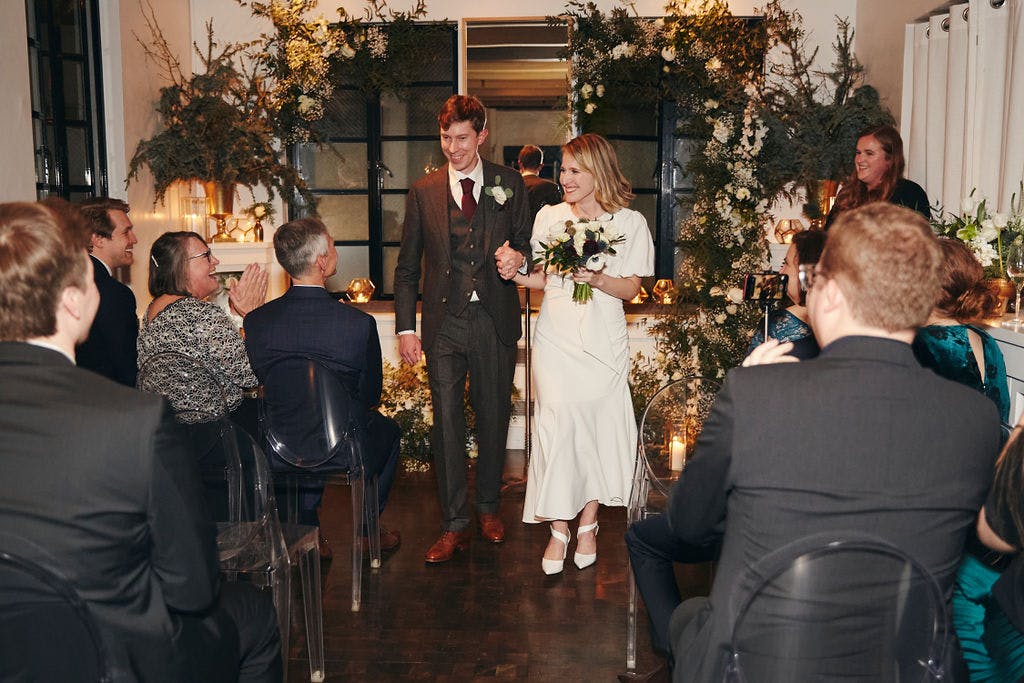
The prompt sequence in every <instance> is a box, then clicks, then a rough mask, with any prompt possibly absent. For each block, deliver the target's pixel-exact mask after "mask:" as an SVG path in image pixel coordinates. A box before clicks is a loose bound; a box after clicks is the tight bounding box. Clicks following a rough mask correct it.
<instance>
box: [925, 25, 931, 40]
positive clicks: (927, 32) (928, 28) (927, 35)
mask: <svg viewBox="0 0 1024 683" xmlns="http://www.w3.org/2000/svg"><path fill="white" fill-rule="evenodd" d="M931 37H932V27H931V25H928V26H925V28H924V39H925V40H928V39H929V38H931Z"/></svg>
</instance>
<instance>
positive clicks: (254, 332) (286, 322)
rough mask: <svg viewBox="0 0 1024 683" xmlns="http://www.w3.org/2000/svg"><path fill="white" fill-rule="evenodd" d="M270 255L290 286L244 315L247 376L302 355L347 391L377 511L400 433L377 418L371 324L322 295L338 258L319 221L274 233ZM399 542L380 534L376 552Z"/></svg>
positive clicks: (303, 517) (309, 506) (308, 508)
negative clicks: (354, 404) (374, 480)
mask: <svg viewBox="0 0 1024 683" xmlns="http://www.w3.org/2000/svg"><path fill="white" fill-rule="evenodd" d="M274 254H275V255H276V256H277V260H278V262H280V264H281V266H282V267H284V269H285V271H287V273H288V275H290V276H291V278H292V286H291V287H289V288H288V291H287V292H285V293H284V296H282V297H280V298H278V299H274V300H273V301H268V302H267V303H266V304H264V305H262V306H260V307H259V308H257V309H256V310H254V311H252V312H251V313H249V315H247V316H245V348H246V351H248V353H249V361H250V364H251V365H252V369H253V372H255V373H256V377H257V378H259V380H260V382H263V380H264V378H265V377H266V374H267V370H268V369H269V368H270V367H271V366H272V365H273V364H274V363H276V362H277V361H279V360H281V359H282V358H288V357H290V356H305V357H309V358H314V359H316V360H317V361H320V362H321V363H323V364H324V365H326V366H327V367H328V368H330V369H331V370H333V371H334V372H335V373H336V374H337V376H338V377H339V379H340V380H341V381H342V383H343V384H345V385H346V386H349V387H350V389H351V390H352V393H353V394H354V396H355V398H356V400H357V401H358V402H359V404H360V406H361V407H362V411H363V415H364V416H365V420H366V421H365V431H364V433H363V434H364V443H363V457H364V458H365V459H366V462H365V465H366V468H367V469H368V470H369V472H370V473H373V474H377V475H378V476H379V480H378V491H379V499H378V501H377V503H378V509H379V510H380V511H383V510H384V504H385V503H386V502H387V499H388V493H389V491H390V490H391V484H392V482H393V481H394V478H395V468H396V467H397V465H398V451H399V446H400V445H401V430H400V429H399V427H398V424H397V423H395V421H394V420H392V419H390V418H387V417H384V416H383V415H381V414H380V413H379V412H378V411H377V406H378V404H379V403H380V393H381V385H382V381H383V372H382V362H381V353H380V338H379V337H378V335H377V323H376V321H375V320H374V319H373V316H371V315H368V314H366V313H364V312H363V311H360V310H358V309H356V308H354V307H353V306H350V305H348V304H344V303H341V302H340V301H338V300H336V299H335V298H334V297H332V296H331V295H330V294H328V293H327V289H326V288H325V286H324V283H325V282H326V281H327V278H329V277H330V276H332V275H334V273H335V271H336V269H337V266H338V252H337V250H335V248H334V244H333V241H332V240H331V236H330V234H329V233H328V232H327V228H326V227H324V224H323V223H321V222H320V221H319V220H317V219H315V218H303V219H299V220H296V221H292V222H290V223H285V224H284V225H282V226H281V227H279V228H278V229H277V231H276V232H275V233H274ZM319 498H320V496H319V493H316V494H314V496H313V498H312V500H308V501H305V502H303V504H302V507H303V508H304V509H303V510H300V512H299V514H300V519H299V521H300V522H301V523H303V524H313V525H317V526H318V525H319V524H318V521H319V520H318V519H317V517H316V505H317V504H318V503H319ZM364 534H365V530H364ZM400 541H401V537H400V536H399V534H398V532H396V531H388V530H387V529H384V528H383V526H382V527H381V537H380V543H381V550H394V549H396V548H397V547H398V545H399V543H400Z"/></svg>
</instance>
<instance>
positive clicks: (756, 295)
mask: <svg viewBox="0 0 1024 683" xmlns="http://www.w3.org/2000/svg"><path fill="white" fill-rule="evenodd" d="M788 281H789V276H788V275H783V274H782V273H747V274H746V275H744V276H743V300H744V301H760V302H762V303H763V302H766V301H779V300H780V299H782V298H783V297H784V296H786V285H787V284H788Z"/></svg>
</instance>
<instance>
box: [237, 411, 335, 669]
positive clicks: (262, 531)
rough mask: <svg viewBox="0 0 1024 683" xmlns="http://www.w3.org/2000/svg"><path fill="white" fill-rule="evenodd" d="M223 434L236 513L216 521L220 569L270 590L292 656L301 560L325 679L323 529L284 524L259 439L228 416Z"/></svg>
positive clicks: (313, 662)
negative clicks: (294, 574) (294, 583)
mask: <svg viewBox="0 0 1024 683" xmlns="http://www.w3.org/2000/svg"><path fill="white" fill-rule="evenodd" d="M223 435H224V436H223V441H224V451H225V455H226V460H227V467H226V471H227V473H228V487H229V492H230V498H231V501H230V505H229V507H230V510H231V518H230V519H229V520H227V521H221V522H218V523H217V548H218V552H219V556H220V568H221V572H222V573H223V574H224V575H225V577H226V578H227V579H228V580H234V579H236V578H243V579H245V580H248V581H251V582H253V583H255V584H257V585H259V586H261V587H264V588H269V589H270V590H271V592H272V595H273V599H274V606H275V608H276V609H277V619H278V626H279V628H280V630H281V649H282V652H283V655H284V657H285V659H287V655H288V639H289V625H290V621H289V615H290V613H291V611H290V610H291V568H292V566H294V565H298V567H299V575H300V577H301V581H302V597H303V600H302V602H303V608H304V614H305V625H306V647H307V650H308V653H309V670H310V680H311V681H314V682H318V681H323V680H324V675H325V674H324V644H323V606H322V601H323V598H322V595H321V587H320V548H319V530H318V529H317V528H316V527H314V526H302V525H298V524H282V523H281V522H280V520H279V518H278V514H277V506H276V504H275V501H274V487H273V482H272V481H271V478H270V471H269V468H268V466H267V459H266V456H265V455H264V453H263V451H262V449H260V447H259V444H257V443H256V441H255V439H253V438H252V436H251V435H249V433H248V432H246V431H245V430H244V429H242V428H241V427H238V426H237V425H234V424H232V423H231V422H230V421H228V420H225V421H224V428H223ZM286 668H287V667H286Z"/></svg>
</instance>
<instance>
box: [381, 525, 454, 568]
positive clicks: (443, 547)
mask: <svg viewBox="0 0 1024 683" xmlns="http://www.w3.org/2000/svg"><path fill="white" fill-rule="evenodd" d="M469 539H470V533H469V530H468V529H467V530H465V531H446V532H444V533H443V534H441V538H439V539H437V541H435V542H434V545H432V546H430V550H428V551H427V556H426V557H425V558H424V560H425V561H427V562H429V563H431V564H437V563H439V562H447V561H448V560H450V559H452V556H453V555H455V551H456V550H465V549H466V548H468V547H469ZM381 544H382V545H383V539H381Z"/></svg>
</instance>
